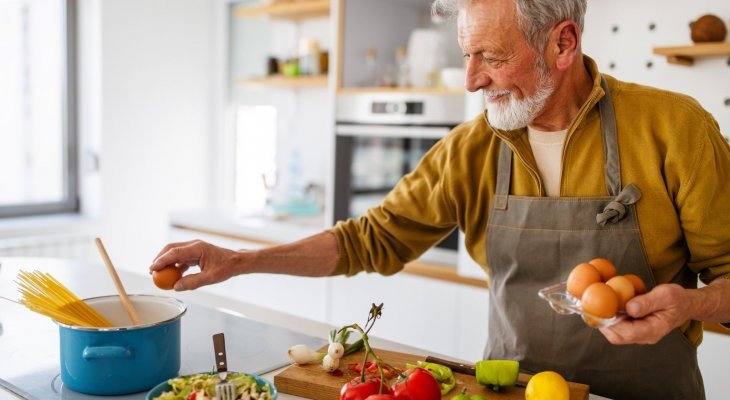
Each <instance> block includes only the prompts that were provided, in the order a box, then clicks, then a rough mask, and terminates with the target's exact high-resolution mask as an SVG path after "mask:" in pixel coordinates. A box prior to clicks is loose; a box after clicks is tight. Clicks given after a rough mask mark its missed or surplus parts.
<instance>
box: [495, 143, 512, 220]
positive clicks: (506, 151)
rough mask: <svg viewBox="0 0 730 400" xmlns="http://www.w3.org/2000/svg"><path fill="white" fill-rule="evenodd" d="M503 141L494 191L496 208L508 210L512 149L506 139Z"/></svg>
mask: <svg viewBox="0 0 730 400" xmlns="http://www.w3.org/2000/svg"><path fill="white" fill-rule="evenodd" d="M501 142H502V145H501V147H500V149H499V164H498V166H497V187H496V188H495V191H494V208H496V209H498V210H506V209H507V196H508V195H509V184H510V179H511V178H512V150H510V148H509V146H507V142H505V141H504V140H502V141H501Z"/></svg>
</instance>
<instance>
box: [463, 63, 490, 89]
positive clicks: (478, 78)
mask: <svg viewBox="0 0 730 400" xmlns="http://www.w3.org/2000/svg"><path fill="white" fill-rule="evenodd" d="M490 82H491V79H490V78H489V74H488V73H487V71H486V70H485V69H484V68H481V65H480V62H479V60H478V57H469V60H468V61H467V62H466V82H465V87H466V90H468V91H470V92H476V91H477V90H479V89H481V88H483V87H486V86H489V83H490Z"/></svg>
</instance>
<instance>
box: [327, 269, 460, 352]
mask: <svg viewBox="0 0 730 400" xmlns="http://www.w3.org/2000/svg"><path fill="white" fill-rule="evenodd" d="M330 282H331V290H330V292H331V297H330V310H331V315H330V320H329V322H330V323H332V324H334V325H338V326H341V325H345V324H350V323H353V322H357V323H358V324H361V325H363V324H365V320H366V317H367V312H368V310H369V309H370V305H371V304H372V303H376V304H379V303H384V304H385V306H384V307H383V316H382V317H381V318H380V319H379V320H378V321H377V322H376V324H375V327H374V328H373V330H372V331H371V333H370V335H372V336H376V337H380V338H383V339H388V340H393V341H396V342H400V343H405V344H407V345H410V346H414V347H418V348H422V349H424V350H427V351H429V352H432V353H440V354H442V355H449V356H451V355H453V354H455V352H456V338H457V331H458V330H459V327H458V326H457V314H456V312H455V310H456V308H457V300H458V292H459V290H458V287H457V285H454V284H449V283H446V282H440V281H437V280H433V279H427V278H421V277H417V276H412V275H407V274H398V275H394V276H390V277H384V276H381V275H378V274H363V273H361V274H359V275H356V276H354V277H350V278H346V277H336V278H331V281H330Z"/></svg>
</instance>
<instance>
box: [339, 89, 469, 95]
mask: <svg viewBox="0 0 730 400" xmlns="http://www.w3.org/2000/svg"><path fill="white" fill-rule="evenodd" d="M361 93H414V94H453V95H464V94H466V90H464V89H461V90H454V89H447V88H388V87H353V88H339V89H337V94H342V95H353V94H361Z"/></svg>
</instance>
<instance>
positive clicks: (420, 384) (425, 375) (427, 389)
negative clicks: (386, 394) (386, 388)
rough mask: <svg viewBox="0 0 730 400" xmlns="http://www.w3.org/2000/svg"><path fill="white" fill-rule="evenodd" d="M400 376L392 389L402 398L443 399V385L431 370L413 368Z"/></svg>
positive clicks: (402, 399)
mask: <svg viewBox="0 0 730 400" xmlns="http://www.w3.org/2000/svg"><path fill="white" fill-rule="evenodd" d="M403 374H404V375H405V376H406V377H405V378H403V377H401V378H398V380H397V381H395V383H394V384H393V387H392V388H391V390H392V391H393V394H394V395H395V397H396V398H397V399H401V400H441V386H440V385H439V383H438V381H437V380H436V378H434V377H433V375H431V373H430V372H428V371H426V370H425V369H423V368H411V369H409V370H407V371H405V372H404V373H403Z"/></svg>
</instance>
